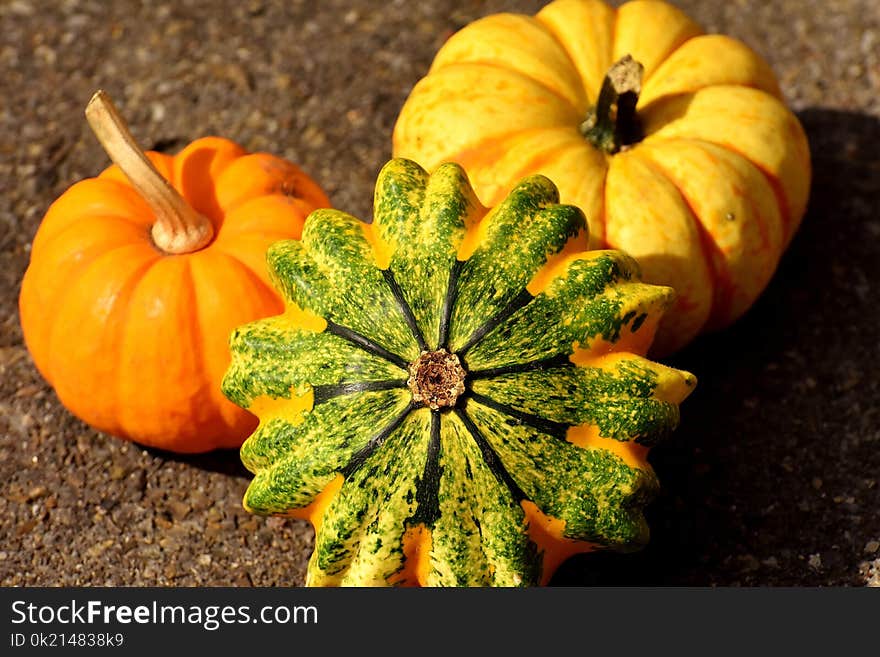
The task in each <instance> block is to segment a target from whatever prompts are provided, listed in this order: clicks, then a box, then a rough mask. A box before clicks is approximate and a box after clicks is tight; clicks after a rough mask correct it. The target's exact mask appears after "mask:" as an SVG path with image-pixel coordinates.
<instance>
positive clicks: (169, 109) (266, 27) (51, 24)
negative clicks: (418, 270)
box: [0, 0, 880, 586]
mask: <svg viewBox="0 0 880 657" xmlns="http://www.w3.org/2000/svg"><path fill="white" fill-rule="evenodd" d="M541 5H542V3H541V2H537V1H529V2H527V1H524V0H508V1H507V2H502V1H500V0H492V1H488V2H476V1H474V2H465V1H459V2H454V1H452V0H441V1H437V2H430V3H415V2H399V1H398V2H384V1H378V0H375V1H374V0H371V1H369V2H366V1H364V2H342V1H340V0H324V1H322V2H320V3H316V2H305V1H300V2H297V1H289V2H280V1H279V2H269V1H250V2H238V1H233V0H224V1H222V2H208V1H207V0H206V1H190V2H173V3H172V2H161V1H160V2H146V1H145V2H121V1H120V2H97V1H96V0H95V1H91V0H68V1H57V2H38V1H36V0H31V1H28V0H9V1H7V2H4V3H2V4H0V27H2V29H0V72H2V75H0V98H2V101H0V583H2V585H4V586H12V585H47V586H69V585H126V586H143V585H159V586H202V585H211V586H214V585H233V586H247V585H257V586H296V585H300V584H301V583H302V582H303V576H304V572H305V567H306V563H307V560H308V556H309V553H310V550H311V542H312V531H311V528H310V526H309V525H308V524H307V523H305V522H302V521H296V520H284V519H266V518H260V517H256V516H252V515H250V514H248V513H247V512H245V511H244V510H243V509H242V508H241V504H240V502H241V497H242V494H243V492H244V490H245V488H246V486H247V484H248V482H249V480H250V475H249V473H247V472H246V471H245V470H244V468H243V467H242V466H241V464H240V462H239V460H238V456H237V453H235V452H234V451H228V452H215V453H211V454H207V455H202V456H196V457H180V456H176V455H173V454H168V453H163V452H160V451H156V450H145V449H143V448H141V447H139V446H137V445H134V444H132V443H128V442H125V441H122V440H119V439H116V438H113V437H110V436H106V435H103V434H100V433H97V432H95V431H94V430H92V429H90V428H89V427H88V426H86V425H84V424H83V423H81V422H80V421H79V420H77V419H76V418H74V417H72V416H71V415H70V414H69V413H67V411H65V409H64V408H63V407H62V406H61V405H60V404H59V402H58V400H57V398H56V397H55V395H54V392H53V391H52V389H51V388H50V387H49V386H48V385H47V384H46V383H45V382H44V381H43V380H42V379H41V377H40V376H39V374H38V373H37V372H36V370H35V369H34V367H33V364H32V362H31V360H30V356H29V355H28V353H27V351H26V349H25V348H24V346H23V343H22V336H21V330H20V327H19V323H18V314H17V297H18V292H19V286H20V281H21V276H22V274H23V273H24V270H25V267H26V266H27V262H28V257H29V250H28V249H29V244H30V242H31V240H32V239H33V236H34V233H35V232H36V229H37V226H38V224H39V221H40V219H41V217H42V215H43V214H44V213H45V211H46V209H47V207H48V206H49V204H50V203H51V202H52V201H53V200H54V199H55V198H57V197H58V196H59V195H60V194H61V193H62V192H63V191H64V190H65V189H67V188H68V187H69V186H70V185H72V184H73V183H74V182H76V181H78V180H80V179H82V178H85V177H89V176H93V175H96V174H97V173H98V172H99V171H100V170H102V169H103V168H104V167H105V166H106V165H107V163H108V162H107V159H106V156H105V155H104V154H103V153H102V151H101V150H100V147H99V145H98V144H97V142H96V140H95V139H94V138H93V136H92V135H91V133H90V132H89V129H88V127H87V125H86V123H85V121H84V119H83V115H82V111H83V108H84V107H85V103H86V102H87V101H88V99H89V97H90V96H91V94H92V93H93V92H94V91H95V90H96V89H97V88H99V87H102V88H104V89H106V90H107V91H108V92H109V93H110V94H111V95H112V96H113V97H114V98H115V99H116V102H117V104H118V105H119V107H120V110H121V111H122V112H123V114H124V115H125V116H126V117H127V118H128V120H129V122H130V124H131V128H132V131H133V132H134V134H135V135H136V137H137V138H138V139H139V141H141V143H142V144H144V145H145V146H147V147H150V148H156V149H158V150H164V151H167V152H176V151H177V150H179V149H180V148H181V147H183V146H184V145H185V144H186V143H188V142H189V141H191V140H193V139H195V138H197V137H200V136H203V135H207V134H219V135H222V136H225V137H228V138H230V139H233V140H235V141H237V142H239V143H241V144H242V145H243V146H245V147H246V148H247V149H249V150H267V151H270V152H273V153H275V154H278V155H281V156H283V157H287V158H289V159H291V160H293V161H295V162H297V163H299V164H300V165H301V166H302V167H303V168H304V169H305V170H306V171H308V172H309V173H310V174H311V175H313V177H315V179H316V180H318V181H319V182H320V183H321V184H322V185H323V186H324V188H325V189H326V190H327V192H328V193H329V195H330V197H331V200H332V202H333V204H334V205H335V206H336V207H338V208H340V209H343V210H345V211H347V212H349V213H351V214H354V215H355V216H359V217H363V218H365V219H367V218H369V216H370V211H371V202H372V187H373V182H374V179H375V175H376V173H377V172H378V170H379V168H380V167H381V166H382V164H383V163H384V162H385V161H386V160H387V159H388V158H389V157H390V135H391V128H392V126H393V123H394V119H395V117H396V115H397V112H398V111H399V109H400V106H401V105H402V103H403V101H404V99H405V98H406V95H407V93H408V92H409V90H410V89H411V88H412V85H413V84H414V83H415V82H416V81H417V80H418V79H419V78H420V77H421V76H422V75H423V74H424V73H425V71H426V70H427V67H428V66H429V64H430V62H431V59H432V57H433V55H434V53H435V52H436V50H437V48H438V47H439V46H440V44H441V43H442V42H443V40H444V39H445V38H447V37H448V36H449V35H450V34H451V33H452V32H453V31H455V30H456V29H459V28H460V27H462V26H463V25H465V24H466V23H468V22H469V21H471V20H473V19H475V18H476V17H478V16H481V15H485V14H489V13H494V12H496V11H500V10H518V11H524V12H527V13H534V12H535V11H536V10H537V9H539V8H540V6H541ZM679 6H681V7H682V8H683V9H684V10H685V11H687V12H688V13H689V14H690V15H691V16H693V17H694V18H695V19H697V20H698V21H699V22H700V23H702V24H703V25H704V27H705V28H706V29H707V30H708V31H711V32H723V33H726V34H729V35H731V36H734V37H737V38H740V39H742V40H744V41H745V42H746V43H748V44H749V45H751V46H752V47H753V48H755V49H756V50H758V51H759V52H760V53H762V54H763V55H764V56H765V57H766V58H767V59H768V61H769V62H770V64H771V65H772V67H773V68H774V70H775V71H776V73H777V75H778V77H779V79H780V82H781V84H782V88H783V91H784V93H785V96H786V99H787V101H788V102H789V104H790V105H791V107H792V108H793V109H794V110H795V111H796V112H797V114H798V116H799V117H800V119H801V121H802V123H803V125H804V127H805V129H806V132H807V135H808V138H809V140H810V143H811V150H812V155H813V166H814V180H813V187H812V191H811V200H810V205H809V209H808V212H807V215H806V217H805V219H804V222H803V225H802V228H801V230H800V232H799V233H798V235H797V236H796V238H795V239H794V241H793V243H792V244H791V247H790V249H789V250H788V252H787V253H786V255H785V256H784V258H783V261H782V263H781V266H780V268H779V270H778V271H777V274H776V276H775V277H774V279H773V281H772V282H771V284H770V286H769V287H768V289H767V290H766V291H765V293H764V294H763V295H762V297H761V298H760V299H759V300H758V302H757V303H756V304H755V306H754V307H753V308H752V309H751V310H750V311H749V312H748V314H747V315H746V316H745V317H743V318H742V319H741V320H740V321H738V322H737V323H736V324H735V325H734V326H732V327H730V328H729V329H727V330H724V331H722V332H719V333H717V334H714V335H709V336H705V337H703V338H700V339H699V340H697V341H696V342H695V343H693V344H692V345H691V346H690V347H688V348H687V349H685V350H684V351H682V352H680V353H679V354H677V355H676V356H674V357H673V358H671V359H669V360H668V362H669V363H670V364H673V365H676V366H679V367H682V368H684V369H687V370H689V371H691V372H694V373H695V374H696V375H697V376H698V378H699V385H698V388H697V391H696V392H695V393H694V394H693V395H692V396H691V397H690V398H689V399H688V400H687V401H686V402H685V404H684V405H683V407H682V423H681V427H680V428H679V430H678V431H677V432H676V433H675V435H674V437H673V438H672V439H671V440H670V441H669V442H668V443H667V444H665V445H663V446H660V447H658V448H656V449H655V450H653V452H652V455H651V462H652V464H653V465H654V467H655V469H656V470H657V473H658V475H659V478H660V480H661V483H662V485H663V491H662V493H661V494H660V496H659V497H658V498H657V499H656V501H655V502H654V503H653V504H652V505H651V506H650V508H649V521H650V523H651V526H652V531H653V535H652V539H651V543H650V545H649V546H648V547H647V548H646V549H645V550H644V551H642V552H640V553H637V554H629V555H611V554H602V555H597V554H594V555H587V556H583V557H577V558H574V559H572V560H570V561H569V562H568V563H567V564H565V565H564V566H563V567H562V568H561V569H560V571H559V572H558V573H557V576H556V577H555V578H554V580H553V582H552V584H554V585H559V586H564V585H592V584H603V585H645V586H660V585H665V586H680V585H695V586H864V585H867V584H875V585H877V584H880V512H878V509H880V384H878V377H877V374H876V373H877V367H878V365H877V359H878V355H880V354H878V344H880V329H878V325H880V310H878V307H880V297H878V294H877V287H876V281H877V280H878V278H880V247H878V243H880V217H878V214H877V208H878V207H880V148H878V143H880V7H878V5H877V3H876V1H875V0H827V1H820V0H813V1H810V2H797V1H789V0H782V1H777V2H762V1H759V0H739V1H736V2H727V1H722V0H717V1H715V0H713V1H702V2H701V1H698V0H686V1H685V0H682V1H681V2H680V3H679Z"/></svg>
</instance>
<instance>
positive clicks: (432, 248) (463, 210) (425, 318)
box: [373, 160, 483, 349]
mask: <svg viewBox="0 0 880 657" xmlns="http://www.w3.org/2000/svg"><path fill="white" fill-rule="evenodd" d="M481 212H483V209H482V206H480V204H479V202H478V201H477V199H476V197H475V196H474V193H473V191H472V190H471V187H470V185H469V184H468V181H467V176H466V175H465V172H464V170H463V169H462V168H461V167H459V166H458V165H456V164H452V163H448V164H444V165H442V166H440V167H439V168H438V169H437V170H436V171H435V172H434V173H433V175H431V176H428V175H427V173H425V171H424V170H423V169H422V168H421V167H419V166H418V165H416V164H415V163H413V162H409V161H406V160H392V161H391V162H389V163H388V164H387V165H385V167H383V168H382V171H381V172H380V173H379V179H378V182H377V183H376V198H375V210H374V213H373V217H374V218H373V225H374V226H375V228H376V230H377V231H378V234H379V236H380V237H381V238H382V239H383V240H384V241H385V242H386V243H387V244H388V245H389V247H390V248H391V249H392V254H393V255H392V257H391V271H392V272H394V276H395V278H396V279H397V282H398V283H399V284H400V287H401V289H402V290H403V293H404V298H405V299H406V301H407V303H408V304H409V307H410V308H411V309H412V312H413V315H414V316H415V318H416V322H417V323H418V326H419V329H420V330H421V332H422V335H423V336H424V338H425V340H426V342H427V343H428V345H429V346H430V347H431V348H432V349H436V348H437V347H438V346H439V345H438V336H439V326H440V316H441V309H442V306H443V301H444V298H445V296H446V288H447V283H448V280H449V271H450V269H451V268H452V265H453V263H454V262H455V257H456V254H457V253H458V247H459V245H460V244H461V241H462V239H463V237H464V233H465V226H466V225H467V223H468V220H469V218H470V217H472V216H474V215H479V214H480V213H481ZM413 217H418V219H419V220H418V221H413V220H412V218H413Z"/></svg>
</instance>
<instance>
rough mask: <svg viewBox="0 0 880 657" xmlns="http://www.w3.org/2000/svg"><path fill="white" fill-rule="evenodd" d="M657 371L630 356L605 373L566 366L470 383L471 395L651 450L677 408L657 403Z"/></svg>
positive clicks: (664, 434)
mask: <svg viewBox="0 0 880 657" xmlns="http://www.w3.org/2000/svg"><path fill="white" fill-rule="evenodd" d="M659 368H662V369H664V370H667V371H669V370H668V368H664V367H663V366H662V365H658V364H656V363H652V362H651V361H649V360H646V359H644V358H639V357H637V356H632V357H630V358H627V359H626V360H620V361H616V362H615V363H614V364H613V367H611V368H610V369H604V368H598V367H575V366H574V365H568V366H564V367H555V368H551V369H546V370H536V371H530V372H514V373H509V374H502V375H499V376H495V377H492V378H490V379H476V380H474V381H472V382H471V389H472V390H473V391H474V392H476V393H478V394H481V395H485V396H487V397H490V398H491V399H493V400H494V401H496V402H499V403H501V404H506V405H508V406H510V407H512V408H514V409H516V410H518V411H522V412H524V413H529V414H532V415H538V416H540V417H542V418H544V419H547V420H551V421H553V422H559V423H562V424H566V425H569V426H571V425H581V424H591V425H595V426H597V427H599V435H600V436H601V437H603V438H613V439H615V440H620V441H629V440H635V441H636V442H638V443H639V444H642V445H648V446H650V445H655V444H657V443H658V442H659V441H661V440H662V439H664V438H666V437H667V436H668V435H669V434H670V433H672V431H673V429H675V427H676V426H678V422H679V410H678V405H677V404H673V403H671V402H669V401H664V400H663V399H660V398H658V396H657V395H660V396H662V394H663V389H662V388H660V386H659V384H658V377H657V370H658V369H659Z"/></svg>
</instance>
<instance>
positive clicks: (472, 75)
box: [393, 0, 811, 356]
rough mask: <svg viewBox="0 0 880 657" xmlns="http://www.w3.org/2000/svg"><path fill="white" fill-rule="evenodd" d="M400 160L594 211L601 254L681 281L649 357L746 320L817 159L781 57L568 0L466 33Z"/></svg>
mask: <svg viewBox="0 0 880 657" xmlns="http://www.w3.org/2000/svg"><path fill="white" fill-rule="evenodd" d="M393 142H394V147H393V153H394V155H395V156H397V157H406V158H411V159H413V160H416V161H417V162H419V163H420V164H421V165H422V166H424V167H426V168H427V169H428V170H432V169H434V168H435V167H437V166H438V165H439V164H440V163H442V162H445V161H455V162H458V163H459V164H461V165H462V166H464V168H465V169H466V170H467V171H468V174H469V176H470V178H471V180H472V182H473V184H474V188H475V189H476V192H477V195H478V197H479V198H480V199H481V201H482V202H483V203H486V204H488V205H494V204H496V203H497V202H498V201H499V200H500V199H502V198H504V196H505V195H506V194H507V192H508V191H509V189H510V188H511V186H512V185H513V184H515V183H516V181H518V180H519V179H520V178H521V177H523V176H525V175H527V174H530V173H542V174H545V175H547V176H548V177H549V178H550V179H551V180H553V182H554V183H556V185H557V186H558V188H559V191H560V197H561V200H562V201H563V202H564V203H572V204H574V205H577V206H578V207H580V208H581V209H582V210H583V211H584V212H585V214H586V216H587V220H588V222H589V226H590V235H591V244H590V246H591V247H592V248H607V247H613V248H618V249H621V250H624V251H626V252H627V253H629V254H630V255H632V256H633V257H635V258H636V259H637V260H638V262H639V263H640V265H641V266H642V270H643V272H644V276H645V280H647V281H649V282H652V283H658V284H663V285H670V286H672V287H673V288H674V289H675V290H676V292H677V294H678V299H677V302H676V305H675V306H674V307H673V308H672V309H671V310H670V312H669V313H667V315H666V316H665V318H664V321H663V324H662V325H661V328H660V331H659V334H658V336H657V341H656V342H655V345H654V348H653V349H652V355H657V356H659V355H665V354H668V353H671V352H673V351H675V350H677V349H679V348H681V347H682V346H684V345H685V344H687V343H688V342H689V341H690V340H692V339H693V338H694V337H695V336H696V335H698V334H699V333H701V332H703V331H707V330H713V329H718V328H721V327H724V326H726V325H728V324H730V323H731V322H732V321H734V320H735V319H736V318H737V317H739V316H741V315H742V314H743V313H744V312H745V311H746V310H747V309H748V308H749V307H750V306H751V304H752V303H753V302H754V301H755V299H756V298H757V297H758V296H759V294H760V293H761V292H762V291H763V289H764V288H765V286H766V285H767V283H768V282H769V280H770V278H771V277H772V275H773V273H774V271H775V269H776V266H777V264H778V262H779V259H780V257H781V254H782V253H783V251H784V249H785V248H786V246H787V245H788V244H789V242H790V240H791V239H792V236H793V235H794V233H795V231H796V230H797V228H798V225H799V223H800V221H801V218H802V216H803V214H804V210H805V207H806V204H807V197H808V190H809V185H810V175H811V174H810V155H809V150H808V145H807V140H806V137H805V135H804V132H803V129H802V127H801V125H800V123H799V122H798V120H797V118H796V117H795V115H794V114H792V112H791V111H790V110H789V109H787V108H786V106H785V104H784V103H783V99H782V94H781V92H780V89H779V85H778V84H777V81H776V78H775V77H774V75H773V72H772V71H771V69H770V68H769V66H768V65H767V63H766V62H765V61H764V60H763V59H762V58H761V57H760V56H758V55H757V54H756V53H755V52H753V51H752V50H751V49H749V48H748V47H747V46H745V45H744V44H742V43H740V42H739V41H736V40H734V39H732V38H729V37H726V36H723V35H717V34H711V35H710V34H703V32H702V30H701V29H700V27H699V26H698V25H696V24H695V23H694V22H693V21H692V20H691V19H690V18H688V17H687V16H686V15H685V14H684V13H682V12H681V11H680V10H678V9H676V8H675V7H673V6H671V5H669V4H666V3H664V2H658V1H655V0H634V1H632V2H627V3H625V4H623V5H621V6H620V7H619V8H618V9H616V10H615V9H612V8H611V7H609V6H607V5H606V4H604V3H603V2H601V1H600V0H556V1H555V2H551V3H550V4H548V5H546V6H545V7H544V8H543V9H542V10H541V11H539V12H538V13H537V14H536V15H535V16H527V15H521V14H511V13H504V14H495V15H491V16H487V17H484V18H482V19H480V20H477V21H475V22H473V23H471V24H469V25H467V26H466V27H465V28H463V29H462V30H460V31H459V32H458V33H456V34H454V35H453V36H452V37H451V38H450V39H449V40H448V41H447V42H446V43H445V44H444V45H443V46H442V47H441V48H440V50H439V52H438V53H437V55H436V57H435V59H434V61H433V64H432V65H431V68H430V70H429V72H428V74H427V75H426V76H425V77H424V78H422V79H421V80H420V81H419V82H418V83H417V84H416V85H415V87H414V88H413V90H412V92H411V94H410V96H409V97H408V99H407V100H406V102H405V104H404V106H403V108H402V110H401V112H400V115H399V117H398V119H397V122H396V125H395V128H394V138H393Z"/></svg>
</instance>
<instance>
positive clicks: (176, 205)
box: [86, 90, 214, 254]
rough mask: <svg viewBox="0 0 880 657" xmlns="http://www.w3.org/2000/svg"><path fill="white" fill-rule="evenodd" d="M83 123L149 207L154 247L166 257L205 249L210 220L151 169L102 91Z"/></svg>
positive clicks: (90, 105) (210, 231) (95, 98)
mask: <svg viewBox="0 0 880 657" xmlns="http://www.w3.org/2000/svg"><path fill="white" fill-rule="evenodd" d="M86 120H87V121H88V122H89V126H90V127H91V128H92V132H94V133H95V136H96V137H97V138H98V141H99V142H101V146H103V147H104V150H105V151H106V152H107V155H109V156H110V159H111V160H113V161H114V162H115V163H116V164H117V165H118V166H119V168H120V169H121V170H122V172H123V173H124V174H125V175H126V177H127V178H128V179H129V181H130V182H131V184H132V186H133V187H134V188H135V189H136V190H137V192H138V193H139V194H140V195H141V197H142V198H143V199H144V200H145V201H146V202H147V204H148V205H149V206H150V208H152V210H153V213H154V214H155V216H156V222H155V223H154V224H153V229H152V235H153V242H155V244H156V246H157V247H159V248H160V249H162V251H164V252H165V253H170V254H181V253H191V252H192V251H198V250H199V249H201V248H202V247H204V246H206V245H207V244H208V243H209V242H210V241H211V239H212V238H213V237H214V227H213V225H212V224H211V221H210V220H209V219H208V218H207V217H205V216H203V215H201V214H199V213H198V212H196V211H195V210H193V208H192V207H190V205H189V204H188V203H187V202H186V201H185V200H184V198H183V197H182V196H181V195H180V193H179V192H178V191H177V190H176V189H174V187H172V186H171V183H170V182H168V181H167V180H166V179H165V178H164V177H163V176H162V174H161V173H159V171H158V170H157V169H156V167H155V166H153V163H152V162H150V160H149V158H147V156H146V155H145V154H144V152H143V151H142V150H141V148H140V146H138V144H137V142H136V141H135V139H134V137H133V136H132V134H131V132H130V131H129V129H128V125H127V124H126V123H125V120H124V119H123V118H122V116H120V114H119V112H118V111H117V109H116V106H115V105H114V104H113V101H112V100H111V99H110V96H108V95H107V93H106V92H104V91H103V90H98V91H97V92H95V95H94V96H92V98H91V100H90V101H89V104H88V105H87V106H86Z"/></svg>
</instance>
